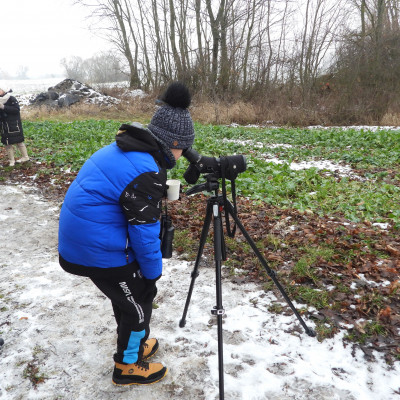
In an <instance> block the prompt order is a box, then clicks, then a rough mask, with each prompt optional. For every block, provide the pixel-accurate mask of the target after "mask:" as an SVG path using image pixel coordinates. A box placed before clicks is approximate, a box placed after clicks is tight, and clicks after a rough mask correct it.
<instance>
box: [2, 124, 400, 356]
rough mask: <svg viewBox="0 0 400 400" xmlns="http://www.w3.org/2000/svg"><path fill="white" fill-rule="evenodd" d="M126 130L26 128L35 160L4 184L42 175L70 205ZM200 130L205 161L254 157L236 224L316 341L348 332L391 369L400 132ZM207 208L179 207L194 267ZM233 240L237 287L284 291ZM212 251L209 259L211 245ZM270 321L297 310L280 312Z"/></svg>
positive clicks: (395, 339) (182, 247)
mask: <svg viewBox="0 0 400 400" xmlns="http://www.w3.org/2000/svg"><path fill="white" fill-rule="evenodd" d="M119 125H120V122H117V121H113V120H84V121H74V122H52V121H42V122H29V121H26V122H24V128H25V133H26V137H27V140H26V142H27V147H28V150H29V152H30V155H31V156H32V159H33V162H30V163H28V164H24V165H22V166H17V167H15V168H10V167H4V168H3V180H5V179H6V177H8V178H10V179H13V180H18V181H24V180H25V181H32V178H31V177H32V176H35V182H36V184H38V185H39V186H41V187H43V188H44V189H46V190H47V191H51V189H52V188H53V189H54V190H55V191H56V193H57V194H58V195H59V196H62V195H63V194H64V193H65V190H66V188H67V187H68V185H69V183H70V182H71V180H72V179H73V178H74V176H75V175H76V172H77V171H78V170H79V168H80V167H81V166H82V164H83V163H84V162H85V160H86V159H87V158H88V157H89V156H90V155H91V154H92V153H94V152H95V151H96V150H97V149H99V148H101V147H103V146H105V145H107V144H109V143H111V142H112V141H113V140H114V138H115V134H116V132H117V130H118V127H119ZM195 129H196V140H195V144H194V148H195V149H196V150H197V151H198V152H199V153H200V154H203V155H206V156H214V157H219V156H227V155H233V154H243V155H245V157H246V159H247V170H246V171H245V172H243V173H241V174H240V175H239V176H238V178H237V180H236V187H237V192H238V194H239V199H238V205H239V218H241V220H242V222H243V224H244V225H245V227H246V230H248V232H249V234H250V236H252V237H253V239H254V240H255V241H256V243H257V246H258V248H259V249H260V250H261V252H262V253H263V255H264V256H265V258H266V260H268V263H269V265H270V266H271V267H272V268H273V269H274V270H276V271H277V274H278V279H279V280H280V281H282V283H283V284H284V286H285V288H286V289H287V291H288V293H289V294H290V296H291V297H292V298H293V299H294V300H296V301H298V302H299V303H301V304H304V305H305V306H304V308H303V309H302V310H301V312H302V313H304V314H306V315H307V316H308V317H309V318H312V319H314V320H315V323H316V325H317V332H318V339H319V340H324V338H326V337H330V336H332V335H334V334H336V333H337V332H339V331H340V330H343V329H345V330H346V331H347V332H346V336H345V337H346V339H345V340H346V341H348V342H350V343H352V344H357V345H359V346H361V347H362V348H363V350H364V352H365V354H366V356H367V357H371V358H372V357H373V355H372V351H373V350H378V351H382V352H384V353H385V356H386V360H387V362H389V363H391V362H394V361H399V360H400V347H399V345H398V343H399V340H400V336H399V330H400V317H399V315H400V301H399V300H400V280H399V278H400V276H399V273H400V240H399V232H400V131H389V130H379V131H376V132H375V131H372V130H366V129H364V130H356V129H333V128H331V129H322V128H320V129H298V128H248V127H227V126H212V125H210V126H207V125H200V124H196V126H195ZM2 161H3V162H4V163H5V152H3V153H2ZM187 166H188V162H187V161H186V160H185V159H184V158H181V159H179V160H178V165H177V168H175V169H173V170H172V171H170V172H169V176H170V177H171V178H179V179H181V180H182V181H183V178H182V175H183V173H184V171H185V170H186V168H187ZM201 180H202V179H201ZM199 182H200V180H199ZM183 183H184V182H183ZM188 187H189V186H188V185H185V184H184V190H185V189H187V188H188ZM206 200H207V195H205V194H199V195H196V196H192V197H187V196H184V195H182V198H181V201H179V202H174V203H171V213H172V215H173V219H174V223H175V226H176V228H177V229H176V237H175V241H174V246H175V249H176V250H177V251H178V252H179V253H181V254H182V256H183V257H186V258H188V259H193V258H194V257H195V254H196V250H197V244H198V239H199V234H200V231H201V228H202V222H203V216H204V206H205V203H206ZM226 241H227V247H228V259H227V260H226V261H225V263H224V265H225V266H226V267H227V268H228V271H229V274H230V275H231V278H232V279H233V280H235V281H237V282H238V283H239V284H240V283H241V282H243V281H247V280H253V281H259V282H260V283H261V284H262V285H264V288H265V290H274V291H276V288H274V284H273V283H272V282H271V280H270V278H269V277H268V276H267V274H266V273H265V271H264V270H263V268H262V267H261V265H260V263H259V262H258V261H257V260H255V259H254V257H251V249H250V248H249V246H248V245H247V243H246V242H245V241H244V240H243V237H242V236H241V235H240V234H238V235H237V236H236V237H235V238H234V239H231V238H226ZM205 252H206V254H208V255H209V256H210V257H211V256H212V246H209V245H207V246H206V249H205ZM211 260H212V259H211ZM271 312H288V310H287V308H286V306H285V304H284V302H277V303H275V304H271Z"/></svg>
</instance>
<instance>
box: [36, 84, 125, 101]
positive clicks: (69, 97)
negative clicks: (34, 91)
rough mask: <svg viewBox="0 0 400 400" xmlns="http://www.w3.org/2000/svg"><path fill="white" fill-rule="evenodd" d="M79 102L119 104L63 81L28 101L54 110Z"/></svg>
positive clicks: (92, 91)
mask: <svg viewBox="0 0 400 400" xmlns="http://www.w3.org/2000/svg"><path fill="white" fill-rule="evenodd" d="M79 102H83V103H86V104H98V105H102V106H112V105H115V104H118V103H120V100H119V99H117V98H115V97H111V96H106V95H104V94H102V93H100V92H98V91H96V90H95V89H93V88H91V87H90V86H87V85H85V84H83V83H81V82H78V81H76V80H73V79H64V80H63V81H62V82H60V83H58V84H57V85H55V86H53V87H50V88H49V89H48V90H47V92H42V93H39V94H38V95H37V96H35V97H34V98H32V99H30V101H29V103H30V105H34V106H43V105H45V106H48V107H54V108H57V107H69V106H71V105H72V104H75V103H79Z"/></svg>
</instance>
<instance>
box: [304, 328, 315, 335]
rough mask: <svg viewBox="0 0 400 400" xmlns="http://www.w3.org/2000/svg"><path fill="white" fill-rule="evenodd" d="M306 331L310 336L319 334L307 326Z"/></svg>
mask: <svg viewBox="0 0 400 400" xmlns="http://www.w3.org/2000/svg"><path fill="white" fill-rule="evenodd" d="M306 333H307V335H308V336H310V337H315V336H317V334H316V333H315V331H314V330H313V329H311V328H307V329H306Z"/></svg>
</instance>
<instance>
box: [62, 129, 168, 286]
mask: <svg viewBox="0 0 400 400" xmlns="http://www.w3.org/2000/svg"><path fill="white" fill-rule="evenodd" d="M174 163H175V159H174V157H173V156H172V154H171V152H170V151H169V150H168V149H165V146H163V145H162V143H159V142H158V141H157V139H156V138H155V137H153V135H152V134H151V132H149V131H148V130H146V129H143V128H139V127H137V126H136V127H135V126H132V125H122V126H121V128H120V131H119V134H118V135H117V137H116V142H114V143H112V144H111V145H109V146H106V147H104V148H102V149H101V150H99V151H97V152H96V153H95V154H93V156H92V157H90V158H89V159H88V160H87V161H86V162H85V164H84V165H83V167H82V169H81V170H80V171H79V173H78V175H77V177H76V179H75V180H74V182H73V183H72V184H71V186H70V188H69V189H68V191H67V194H66V196H65V199H64V203H63V206H62V209H61V213H60V222H59V247H58V249H59V255H60V264H61V266H62V267H63V268H64V269H65V270H66V271H68V272H71V273H74V274H77V275H84V276H90V277H106V276H108V274H112V275H113V276H116V275H123V274H124V273H126V272H127V271H129V266H130V265H132V263H133V262H134V261H137V262H138V264H139V266H140V269H141V271H142V273H143V275H144V277H145V278H147V279H155V278H158V277H159V276H160V275H161V272H162V257H161V251H160V239H159V233H160V223H159V217H160V214H161V208H162V197H163V196H164V192H165V187H166V179H167V174H166V168H169V167H172V166H173V165H174Z"/></svg>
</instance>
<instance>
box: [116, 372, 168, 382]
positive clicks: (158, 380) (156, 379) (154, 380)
mask: <svg viewBox="0 0 400 400" xmlns="http://www.w3.org/2000/svg"><path fill="white" fill-rule="evenodd" d="M167 372H168V368H166V369H165V372H164V375H163V376H161V377H159V378H155V379H153V380H151V381H143V382H129V383H119V382H115V381H114V379H112V383H113V384H114V385H115V386H132V385H152V384H153V383H157V382H160V381H161V379H163V378H165V375H167Z"/></svg>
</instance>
